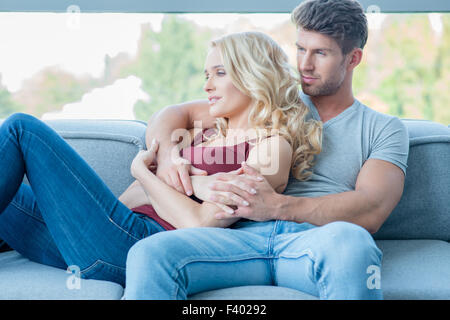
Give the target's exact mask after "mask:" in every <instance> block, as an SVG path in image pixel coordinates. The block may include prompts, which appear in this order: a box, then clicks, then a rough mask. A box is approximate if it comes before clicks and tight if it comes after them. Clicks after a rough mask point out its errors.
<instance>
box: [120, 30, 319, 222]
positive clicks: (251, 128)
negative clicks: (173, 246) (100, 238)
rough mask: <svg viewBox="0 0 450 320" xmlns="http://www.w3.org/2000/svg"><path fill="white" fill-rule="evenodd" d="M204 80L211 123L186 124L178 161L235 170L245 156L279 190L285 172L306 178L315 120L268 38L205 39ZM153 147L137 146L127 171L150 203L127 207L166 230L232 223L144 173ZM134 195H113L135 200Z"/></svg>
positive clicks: (315, 145)
mask: <svg viewBox="0 0 450 320" xmlns="http://www.w3.org/2000/svg"><path fill="white" fill-rule="evenodd" d="M205 78H206V80H205V86H204V90H205V91H206V92H207V94H208V100H209V104H210V109H209V112H210V115H211V116H213V117H215V118H216V125H215V128H211V129H208V130H206V129H205V130H201V129H199V130H194V129H192V130H190V132H189V134H185V135H184V136H183V138H184V139H183V141H182V142H181V143H180V145H181V146H185V148H182V147H179V148H180V149H182V150H181V156H182V157H183V158H184V159H186V160H187V161H189V162H190V163H192V164H193V165H194V166H195V167H196V168H197V169H201V170H204V171H206V172H207V174H208V175H212V174H216V173H219V172H230V171H235V172H236V173H242V171H239V169H240V168H241V164H242V162H243V161H245V162H246V164H247V165H248V166H250V167H252V168H254V169H256V170H257V171H259V172H260V173H261V174H262V175H263V176H264V177H265V178H266V179H267V181H268V182H269V183H270V185H271V186H272V187H273V188H274V189H275V190H276V191H277V192H279V193H281V192H283V190H284V189H285V187H286V185H287V182H288V178H289V174H290V173H292V175H293V176H294V177H296V178H297V179H299V180H306V179H307V178H308V177H309V175H310V174H311V169H312V166H313V158H314V155H316V154H318V153H319V152H320V148H321V124H320V123H319V122H318V121H315V120H307V115H308V109H307V107H306V106H305V105H304V104H303V103H302V102H301V100H300V97H299V92H298V85H299V82H298V77H297V76H296V73H295V71H294V70H293V69H292V68H291V66H290V65H289V63H288V58H287V56H286V54H285V53H284V52H283V50H282V49H281V48H280V46H279V45H278V44H277V43H276V42H275V41H273V40H272V39H271V38H270V37H269V36H267V35H265V34H263V33H260V32H244V33H235V34H231V35H227V36H224V37H222V38H220V39H218V40H216V41H213V42H212V46H211V50H210V52H209V54H208V56H207V58H206V62H205ZM195 131H200V132H199V134H195V133H196V132H195ZM157 148H158V146H157V143H155V144H154V145H153V147H152V148H150V149H149V150H148V151H142V152H141V153H140V154H139V155H138V156H137V157H136V158H135V161H134V162H133V164H132V168H131V169H132V174H133V176H134V177H135V178H136V179H137V181H139V182H140V185H141V186H142V187H143V190H144V191H145V192H146V194H147V196H148V200H149V202H150V204H144V205H140V206H138V207H134V208H133V211H134V212H139V213H142V214H145V215H147V216H149V217H151V218H152V219H154V220H155V221H157V222H158V223H159V224H161V225H162V226H164V228H165V229H166V230H173V229H179V228H186V227H199V226H204V227H226V226H229V225H230V224H232V223H233V222H236V220H237V219H235V218H230V219H222V220H218V219H215V214H216V213H218V212H220V211H222V210H229V209H230V207H224V206H222V205H220V204H215V203H212V202H210V201H205V202H202V201H201V200H200V201H198V200H199V199H198V198H196V197H195V196H194V197H192V198H189V197H186V196H185V195H184V194H182V193H179V192H177V191H175V190H174V189H172V188H171V187H170V186H168V185H166V184H165V183H164V182H162V181H161V180H159V179H158V178H157V177H156V176H155V175H154V174H153V173H152V172H150V171H149V170H148V168H149V166H150V165H151V163H152V162H153V160H154V158H155V153H156V152H157ZM141 186H138V188H141ZM249 191H251V190H249ZM200 193H201V192H200ZM129 194H132V193H131V192H130V193H129ZM197 195H198V194H197ZM135 198H136V197H131V196H130V197H129V198H126V197H125V196H123V197H121V199H120V200H121V201H122V202H123V203H125V204H128V203H130V204H131V203H133V204H135V203H136V199H135ZM194 200H197V201H194ZM244 205H245V204H244ZM128 206H129V207H132V205H128Z"/></svg>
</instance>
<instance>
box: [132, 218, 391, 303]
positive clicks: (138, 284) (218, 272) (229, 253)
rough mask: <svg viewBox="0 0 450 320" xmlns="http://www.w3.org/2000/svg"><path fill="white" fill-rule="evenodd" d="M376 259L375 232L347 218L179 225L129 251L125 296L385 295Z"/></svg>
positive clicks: (352, 296) (183, 297) (378, 254)
mask: <svg viewBox="0 0 450 320" xmlns="http://www.w3.org/2000/svg"><path fill="white" fill-rule="evenodd" d="M381 259H382V253H381V251H380V250H379V249H378V248H377V246H376V244H375V242H374V240H373V238H372V236H371V235H370V234H369V233H368V232H367V231H366V230H365V229H363V228H362V227H360V226H357V225H355V224H351V223H347V222H333V223H330V224H327V225H325V226H321V227H315V226H313V225H310V224H307V223H302V224H298V223H294V222H289V221H268V222H252V221H241V222H237V223H236V224H235V225H234V226H233V228H232V229H219V228H193V229H180V230H174V231H170V232H162V233H158V234H156V235H154V236H151V237H149V238H147V239H144V240H141V241H139V242H138V243H136V244H135V245H134V246H133V247H132V248H131V249H130V251H129V253H128V260H127V271H126V275H127V276H126V289H125V298H126V299H186V298H187V297H188V296H190V295H193V294H196V293H198V292H202V291H207V290H214V289H220V288H226V287H236V286H244V285H276V286H282V287H287V288H293V289H297V290H300V291H302V292H306V293H309V294H311V295H314V296H317V297H319V298H320V299H382V291H381V287H380V286H376V285H375V286H374V285H373V284H374V283H373V282H372V281H371V279H370V277H371V276H372V275H373V274H372V272H373V271H372V270H379V268H380V265H381ZM377 268H378V269H377Z"/></svg>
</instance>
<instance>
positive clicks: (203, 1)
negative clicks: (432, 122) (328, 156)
mask: <svg viewBox="0 0 450 320" xmlns="http://www.w3.org/2000/svg"><path fill="white" fill-rule="evenodd" d="M303 1H305V0H303ZM300 2H301V1H300V0H278V1H261V0H246V1H242V0H227V1H208V0H189V1H186V0H165V1H148V0H127V1H123V0H96V1H95V0H94V1H93V0H77V1H73V0H40V1H36V0H2V1H1V2H0V12H67V8H69V7H70V6H77V7H78V8H79V10H80V12H97V13H98V12H122V13H289V12H291V11H292V9H293V8H295V7H296V6H297V5H298V4H299V3H300ZM359 2H360V3H361V5H362V6H363V8H364V9H365V10H366V11H368V12H377V11H376V10H377V8H379V10H380V12H383V13H415V12H417V13H430V12H450V3H449V2H448V0H428V1H423V0H395V1H392V0H377V1H376V2H375V1H373V0H359ZM374 2H375V3H374ZM72 8H73V7H72Z"/></svg>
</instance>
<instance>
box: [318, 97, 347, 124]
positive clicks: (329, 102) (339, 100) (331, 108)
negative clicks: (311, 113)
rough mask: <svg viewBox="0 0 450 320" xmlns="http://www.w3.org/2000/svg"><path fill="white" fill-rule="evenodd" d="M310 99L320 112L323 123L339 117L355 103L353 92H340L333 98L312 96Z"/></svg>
mask: <svg viewBox="0 0 450 320" xmlns="http://www.w3.org/2000/svg"><path fill="white" fill-rule="evenodd" d="M310 98H311V102H312V103H313V104H314V106H315V107H316V109H317V112H319V116H320V120H322V122H323V123H325V122H327V121H328V120H330V119H332V118H334V117H336V116H338V115H339V114H340V113H341V112H343V111H344V110H345V109H347V108H348V107H350V106H351V105H352V104H353V103H354V101H355V98H354V97H353V94H352V92H351V91H350V92H348V93H340V92H338V93H336V94H334V95H331V96H320V97H312V96H310Z"/></svg>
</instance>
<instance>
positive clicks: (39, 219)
mask: <svg viewBox="0 0 450 320" xmlns="http://www.w3.org/2000/svg"><path fill="white" fill-rule="evenodd" d="M10 204H11V205H13V206H14V207H16V208H17V210H19V211H22V212H23V213H24V214H26V215H27V216H29V217H31V218H33V219H36V220H37V221H39V222H42V223H44V224H45V221H44V219H41V218H39V217H37V216H35V215H33V214H31V213H29V211H28V209H26V208H24V207H22V206H21V205H20V204H19V203H18V202H16V201H15V200H12V201H11V202H10Z"/></svg>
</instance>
